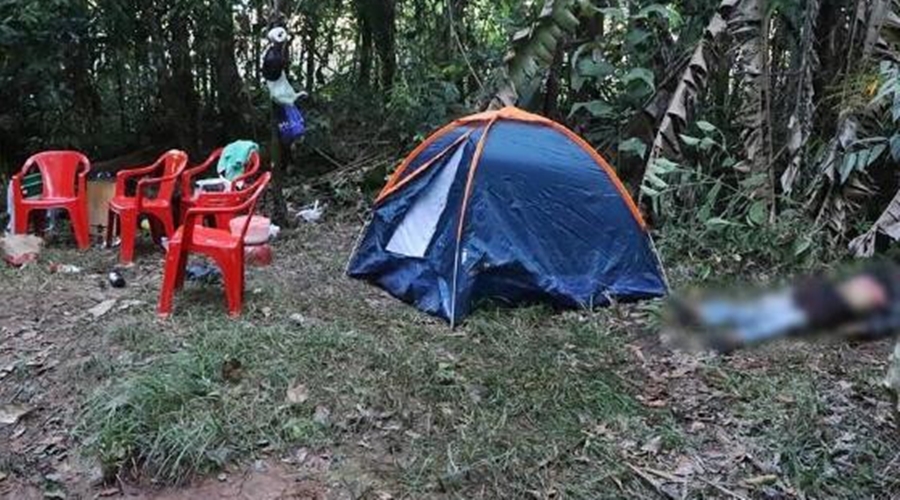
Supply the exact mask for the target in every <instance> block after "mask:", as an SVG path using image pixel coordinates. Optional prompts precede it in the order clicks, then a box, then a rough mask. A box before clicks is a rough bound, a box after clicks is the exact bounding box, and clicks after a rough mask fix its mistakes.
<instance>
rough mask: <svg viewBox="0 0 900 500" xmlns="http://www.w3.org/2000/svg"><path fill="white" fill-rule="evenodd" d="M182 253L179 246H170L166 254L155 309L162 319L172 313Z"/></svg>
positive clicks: (180, 271)
mask: <svg viewBox="0 0 900 500" xmlns="http://www.w3.org/2000/svg"><path fill="white" fill-rule="evenodd" d="M182 253H183V252H182V251H181V246H176V245H172V246H170V247H169V251H168V252H166V263H165V270H164V271H163V283H162V289H160V291H159V304H158V305H157V308H156V312H157V313H158V314H159V315H160V316H163V317H167V316H169V314H171V313H172V299H173V298H174V296H175V288H176V282H177V278H178V274H179V273H183V267H184V266H183V262H182V261H183V257H182Z"/></svg>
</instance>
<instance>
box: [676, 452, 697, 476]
mask: <svg viewBox="0 0 900 500" xmlns="http://www.w3.org/2000/svg"><path fill="white" fill-rule="evenodd" d="M674 474H675V475H676V476H681V477H687V476H691V475H693V474H694V461H693V460H691V459H690V457H686V456H681V457H680V458H679V459H678V462H676V467H675V472H674Z"/></svg>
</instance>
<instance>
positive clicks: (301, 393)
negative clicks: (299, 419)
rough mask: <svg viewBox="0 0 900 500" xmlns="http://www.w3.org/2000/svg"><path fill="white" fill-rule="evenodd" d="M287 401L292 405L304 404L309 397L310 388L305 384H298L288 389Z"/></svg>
mask: <svg viewBox="0 0 900 500" xmlns="http://www.w3.org/2000/svg"><path fill="white" fill-rule="evenodd" d="M286 399H287V402H288V403H290V404H292V405H302V404H303V403H305V402H306V400H308V399H309V389H307V388H306V385H305V384H298V385H296V386H294V387H291V388H290V389H288V391H287V398H286Z"/></svg>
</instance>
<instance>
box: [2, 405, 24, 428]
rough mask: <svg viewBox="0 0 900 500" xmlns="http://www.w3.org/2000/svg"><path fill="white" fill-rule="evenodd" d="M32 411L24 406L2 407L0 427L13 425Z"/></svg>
mask: <svg viewBox="0 0 900 500" xmlns="http://www.w3.org/2000/svg"><path fill="white" fill-rule="evenodd" d="M30 411H31V408H28V407H27V406H22V405H13V404H9V405H4V406H0V425H13V424H15V423H16V422H18V421H19V419H20V418H22V417H24V416H25V415H27V414H28V412H30Z"/></svg>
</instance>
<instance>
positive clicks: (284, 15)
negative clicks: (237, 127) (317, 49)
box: [270, 0, 290, 227]
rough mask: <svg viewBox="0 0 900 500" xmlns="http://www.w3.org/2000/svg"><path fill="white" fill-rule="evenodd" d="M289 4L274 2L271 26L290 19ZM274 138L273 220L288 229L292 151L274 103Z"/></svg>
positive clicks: (283, 0)
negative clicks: (286, 193)
mask: <svg viewBox="0 0 900 500" xmlns="http://www.w3.org/2000/svg"><path fill="white" fill-rule="evenodd" d="M287 4H288V2H287V1H285V0H274V4H273V7H274V8H273V10H272V12H271V17H270V24H271V25H275V24H276V23H279V22H284V21H286V20H287V19H288V11H287ZM286 52H287V59H286V61H287V63H286V64H287V66H288V67H289V66H290V51H289V50H286ZM271 130H272V138H271V142H270V145H271V147H270V151H271V152H272V189H271V193H272V202H273V205H274V206H273V207H272V220H273V221H274V222H275V223H276V224H278V225H280V226H282V227H287V225H288V215H287V202H286V200H285V198H284V188H285V187H286V184H287V167H288V162H289V161H290V159H289V156H290V149H289V148H285V147H283V145H282V144H281V137H280V136H279V134H278V105H277V104H275V103H274V102H273V103H272V127H271Z"/></svg>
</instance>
